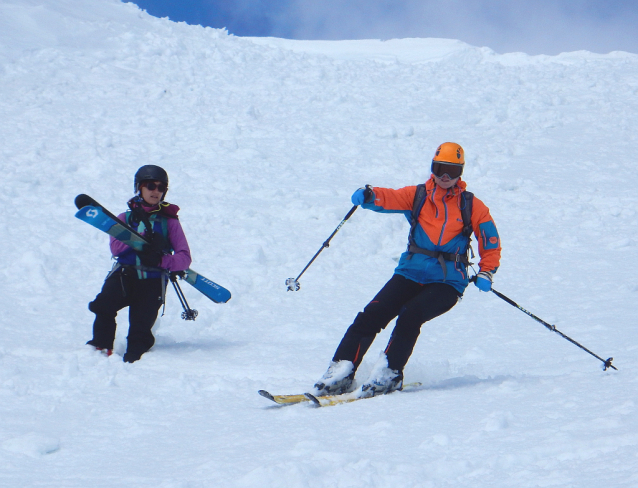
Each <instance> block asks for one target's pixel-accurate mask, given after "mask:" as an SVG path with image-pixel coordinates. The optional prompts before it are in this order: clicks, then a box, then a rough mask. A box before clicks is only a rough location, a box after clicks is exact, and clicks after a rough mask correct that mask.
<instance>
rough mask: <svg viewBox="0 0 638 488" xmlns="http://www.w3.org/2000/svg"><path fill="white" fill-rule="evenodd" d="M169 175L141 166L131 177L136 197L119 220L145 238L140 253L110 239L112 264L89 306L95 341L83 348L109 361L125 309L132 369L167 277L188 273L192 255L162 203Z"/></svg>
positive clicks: (172, 208) (173, 213) (171, 208)
mask: <svg viewBox="0 0 638 488" xmlns="http://www.w3.org/2000/svg"><path fill="white" fill-rule="evenodd" d="M167 192H168V174H167V173H166V171H164V170H163V169H162V168H160V167H159V166H155V165H152V164H149V165H145V166H142V167H141V168H140V169H139V170H137V173H135V196H134V197H133V198H131V200H129V202H128V206H129V210H128V211H127V212H125V213H122V214H120V215H118V218H119V219H120V220H122V221H126V222H127V223H128V224H129V225H130V226H131V227H132V228H133V229H135V230H136V231H137V232H139V233H140V234H142V235H144V236H145V237H147V238H148V240H149V242H150V244H146V245H145V246H144V248H143V249H142V250H141V251H135V250H133V249H132V248H131V247H129V246H127V245H126V244H124V243H122V242H120V241H118V240H117V239H115V238H113V237H111V242H110V245H111V253H112V254H113V257H114V258H115V259H116V263H115V264H114V265H113V269H112V270H111V272H110V273H109V275H108V276H107V277H106V280H105V281H104V285H103V286H102V291H101V292H100V293H99V294H98V295H97V297H95V300H93V301H92V302H91V303H89V310H91V312H93V313H94V314H95V322H94V323H93V338H92V339H91V340H90V341H88V342H87V344H89V345H91V346H93V347H94V348H95V349H97V350H99V351H101V352H102V353H104V354H106V355H107V356H110V355H111V354H112V352H113V341H114V340H115V330H116V327H117V325H116V322H115V317H116V315H117V313H118V312H119V311H120V310H121V309H123V308H124V307H129V329H128V337H127V347H126V353H125V354H124V362H127V363H132V362H135V361H137V360H138V359H140V357H142V354H144V353H145V352H147V351H148V350H149V349H150V348H151V347H153V344H155V338H154V337H153V333H152V331H151V329H152V327H153V324H154V323H155V320H156V319H157V313H158V311H159V309H160V307H161V306H162V304H163V303H164V296H165V291H166V284H167V281H168V278H169V274H170V273H171V272H174V271H183V270H185V269H188V267H189V266H190V264H191V253H190V249H189V247H188V242H187V241H186V236H185V235H184V231H183V230H182V226H181V224H180V222H179V219H178V217H177V212H179V207H178V206H177V205H173V204H170V203H168V202H165V201H164V198H165V197H166V193H167Z"/></svg>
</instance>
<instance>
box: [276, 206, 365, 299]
mask: <svg viewBox="0 0 638 488" xmlns="http://www.w3.org/2000/svg"><path fill="white" fill-rule="evenodd" d="M357 207H358V205H355V206H353V207H352V208H351V209H350V211H349V212H348V214H347V215H346V216H345V217H344V218H343V220H342V221H341V223H340V224H339V225H338V226H337V228H336V229H335V230H334V232H333V233H332V234H330V237H328V239H326V242H324V243H323V245H322V246H321V248H320V249H319V250H318V251H317V253H316V254H315V255H314V256H313V258H312V259H311V260H310V262H309V263H308V264H307V265H306V267H305V268H304V269H303V270H302V271H301V273H299V276H297V277H296V278H288V279H287V280H286V287H287V291H299V288H300V287H301V285H300V284H299V278H301V275H302V274H304V273H305V272H306V270H307V269H308V268H309V267H310V265H311V264H312V263H313V261H314V260H315V259H317V256H319V253H320V252H321V251H323V250H324V249H325V248H326V247H329V246H330V239H332V238H333V237H334V235H335V234H336V233H337V232H339V229H341V227H343V224H345V223H346V220H348V219H349V218H350V217H351V216H352V214H353V213H354V211H355V210H356V209H357Z"/></svg>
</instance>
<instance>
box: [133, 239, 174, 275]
mask: <svg viewBox="0 0 638 488" xmlns="http://www.w3.org/2000/svg"><path fill="white" fill-rule="evenodd" d="M136 252H137V255H138V256H139V258H140V261H141V263H142V264H143V265H144V266H148V267H149V268H157V267H158V266H159V265H160V262H161V261H162V257H163V256H164V254H166V253H167V252H168V243H167V242H166V239H165V238H164V236H163V235H162V234H153V236H152V237H151V239H150V243H149V244H144V246H143V247H142V250H141V251H136Z"/></svg>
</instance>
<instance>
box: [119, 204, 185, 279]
mask: <svg viewBox="0 0 638 488" xmlns="http://www.w3.org/2000/svg"><path fill="white" fill-rule="evenodd" d="M170 207H173V208H171V211H172V213H173V215H175V216H177V212H178V211H179V207H177V206H176V205H171V206H170ZM152 208H153V207H144V210H151V209H152ZM117 218H118V219H120V220H121V221H123V222H126V213H121V214H120V215H118V216H117ZM167 222H168V240H169V241H170V243H171V246H172V247H173V251H174V253H173V254H172V255H170V254H169V255H166V256H164V257H163V258H162V261H161V262H160V268H164V269H167V270H169V271H183V270H185V269H188V267H189V266H190V265H191V262H192V259H191V251H190V248H189V247H188V242H187V241H186V236H185V235H184V231H183V230H182V224H180V222H179V220H178V219H177V218H169V219H167ZM110 245H111V254H113V256H116V257H117V256H119V255H120V254H122V253H123V252H124V251H127V250H129V249H130V247H129V246H127V245H126V244H124V243H123V242H120V241H118V240H117V239H115V238H114V237H111V243H110Z"/></svg>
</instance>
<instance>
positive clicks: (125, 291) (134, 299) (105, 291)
mask: <svg viewBox="0 0 638 488" xmlns="http://www.w3.org/2000/svg"><path fill="white" fill-rule="evenodd" d="M161 306H162V279H161V278H149V279H145V280H140V279H138V278H137V276H136V273H135V271H134V270H127V269H125V268H120V269H119V270H118V271H116V272H115V273H113V274H112V275H111V276H109V277H108V278H107V279H106V281H105V282H104V285H103V286H102V291H101V292H100V293H99V294H98V296H97V297H95V300H93V301H92V302H91V303H89V310H90V311H91V312H93V313H94V314H95V322H93V339H91V340H90V341H89V342H87V344H90V345H92V346H95V347H98V348H102V349H113V341H114V340H115V329H116V327H117V325H116V322H115V317H116V316H117V313H118V312H119V311H120V310H122V309H123V308H124V307H129V329H128V337H127V348H126V354H124V361H126V362H129V363H132V362H133V361H137V360H138V359H139V358H140V357H141V356H142V354H144V353H145V352H146V351H148V350H149V349H150V348H151V347H153V344H155V338H154V337H153V333H152V332H151V329H152V327H153V324H154V323H155V320H156V319H157V312H158V310H159V309H160V307H161Z"/></svg>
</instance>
